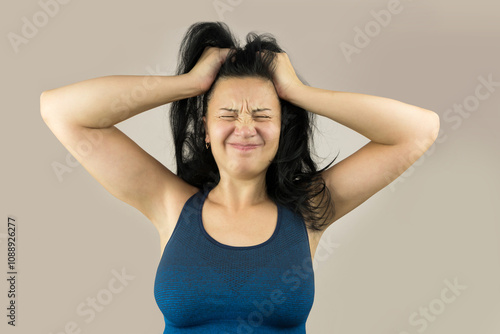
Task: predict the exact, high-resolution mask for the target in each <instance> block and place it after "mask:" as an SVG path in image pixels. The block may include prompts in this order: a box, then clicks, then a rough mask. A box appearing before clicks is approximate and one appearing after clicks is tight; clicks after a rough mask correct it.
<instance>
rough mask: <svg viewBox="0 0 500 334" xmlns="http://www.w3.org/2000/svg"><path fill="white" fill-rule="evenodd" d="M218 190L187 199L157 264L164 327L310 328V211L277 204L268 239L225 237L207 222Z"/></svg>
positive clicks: (224, 331)
mask: <svg viewBox="0 0 500 334" xmlns="http://www.w3.org/2000/svg"><path fill="white" fill-rule="evenodd" d="M210 190H211V189H209V188H207V187H206V188H205V190H200V191H198V193H196V194H194V195H193V196H191V197H190V198H189V199H188V200H187V201H186V203H185V204H184V207H183V209H182V212H181V214H180V216H179V219H178V221H177V224H176V226H175V228H174V231H173V232H172V235H171V237H170V239H169V241H168V243H167V245H166V246H165V249H164V251H163V254H162V257H161V259H160V263H159V265H158V269H157V271H156V277H155V281H154V297H155V300H156V303H157V305H158V307H159V308H160V310H161V312H162V313H163V315H164V320H165V330H164V332H163V333H164V334H166V333H205V334H206V333H214V334H215V333H216V334H233V333H234V334H239V333H294V334H295V333H306V328H305V324H306V320H307V317H308V316H309V312H310V310H311V308H312V305H313V301H314V271H313V265H312V259H311V252H310V246H309V239H308V235H307V230H306V226H305V223H304V220H303V219H302V217H300V216H298V215H296V214H295V213H293V212H292V211H291V210H289V209H287V208H286V207H285V206H282V205H280V204H277V207H278V220H277V225H276V229H275V231H274V233H273V235H272V236H271V237H270V238H269V239H268V240H267V241H265V242H263V243H261V244H258V245H254V246H230V245H225V244H222V243H220V242H218V241H216V240H215V239H213V238H212V237H211V236H210V235H209V234H208V233H207V232H206V231H205V229H204V227H203V223H202V218H201V217H202V216H201V212H202V207H203V203H204V202H205V199H206V197H207V196H208V192H209V191H210Z"/></svg>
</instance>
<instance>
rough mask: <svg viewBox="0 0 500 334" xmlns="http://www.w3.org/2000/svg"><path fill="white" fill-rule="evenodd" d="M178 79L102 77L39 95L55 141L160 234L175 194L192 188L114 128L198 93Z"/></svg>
mask: <svg viewBox="0 0 500 334" xmlns="http://www.w3.org/2000/svg"><path fill="white" fill-rule="evenodd" d="M200 93H201V92H200V90H199V88H198V87H197V84H196V81H195V80H192V78H191V77H190V76H189V75H187V74H183V75H179V76H121V75H114V76H106V77H101V78H95V79H90V80H85V81H82V82H77V83H74V84H70V85H68V86H63V87H60V88H56V89H51V90H47V91H44V92H43V93H42V94H41V96H40V113H41V115H42V118H43V120H44V121H45V123H46V124H47V126H48V127H49V128H50V130H51V131H52V132H53V133H54V135H55V136H56V137H57V139H58V140H59V141H60V142H61V143H62V144H63V145H64V147H66V149H67V150H68V151H69V152H70V153H71V154H72V155H73V157H74V158H75V159H77V160H78V161H79V162H80V163H81V164H82V166H83V167H84V168H85V169H86V170H87V171H88V172H89V173H90V174H91V175H92V176H93V177H94V178H95V179H96V180H97V181H98V182H99V183H101V184H102V185H103V186H104V187H105V188H106V190H108V191H109V192H110V193H111V194H112V195H113V196H115V197H116V198H118V199H120V200H122V201H124V202H126V203H128V204H130V205H132V206H133V207H135V208H137V209H138V210H139V211H141V212H142V213H143V214H144V215H145V216H146V217H148V219H150V220H151V221H152V222H153V224H154V225H155V227H156V228H157V229H158V230H159V231H160V232H161V231H165V229H170V228H171V227H169V226H164V225H163V224H164V222H165V221H166V219H165V217H166V214H167V213H168V212H169V209H170V208H173V207H174V205H176V201H178V200H179V199H178V198H179V197H180V196H178V195H179V194H181V193H182V191H185V190H186V189H189V187H191V186H190V185H189V184H187V183H186V182H184V181H183V180H182V179H181V178H179V177H178V176H177V175H175V174H174V173H172V172H171V171H170V170H168V169H167V168H166V167H165V166H164V165H163V164H161V163H160V162H159V161H157V160H156V159H155V158H153V157H152V156H151V155H149V154H148V153H147V152H145V151H144V150H143V149H142V148H141V147H139V146H138V145H137V144H136V143H135V142H134V141H132V140H131V139H130V138H129V137H128V136H126V135H125V134H124V133H123V132H122V131H120V130H119V129H118V128H117V127H116V126H114V125H115V124H117V123H119V122H121V121H123V120H125V119H127V118H130V117H132V116H134V115H137V114H139V113H141V112H143V111H146V110H149V109H152V108H155V107H157V106H160V105H163V104H166V103H169V102H172V101H175V100H179V99H183V98H187V97H191V96H196V95H198V94H200Z"/></svg>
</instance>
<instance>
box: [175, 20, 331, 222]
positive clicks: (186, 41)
mask: <svg viewBox="0 0 500 334" xmlns="http://www.w3.org/2000/svg"><path fill="white" fill-rule="evenodd" d="M246 42H247V44H246V45H245V46H244V47H243V48H242V47H240V46H239V42H238V40H237V39H236V38H235V36H234V35H233V34H232V32H231V31H230V29H229V28H228V26H227V25H226V24H225V23H223V22H198V23H195V24H193V25H191V27H190V28H189V29H188V31H187V32H186V34H185V36H184V38H183V40H182V42H181V46H180V52H179V60H178V61H179V62H178V66H177V72H176V74H177V75H181V74H185V73H188V72H189V71H190V70H191V69H192V68H193V67H194V66H195V65H196V63H197V61H198V59H199V58H200V56H201V54H202V53H203V51H204V50H205V48H206V47H219V48H230V49H231V50H230V52H229V53H228V55H227V58H226V59H231V61H225V62H224V63H223V64H222V66H221V68H220V70H219V73H218V75H217V76H216V78H215V80H214V82H213V84H212V86H211V87H210V89H209V90H208V91H206V92H205V93H204V94H202V95H198V96H195V97H190V98H187V99H182V100H178V101H174V102H172V104H171V107H170V125H171V128H172V134H173V139H174V145H175V158H176V163H177V172H176V173H177V175H178V176H179V177H180V178H182V179H183V180H184V181H186V182H187V183H189V184H190V185H193V186H195V187H197V188H200V189H206V188H207V187H208V188H211V187H214V186H215V185H217V184H218V183H219V180H220V174H219V169H218V167H217V164H216V162H215V159H214V157H213V155H212V150H207V149H206V147H205V128H204V125H203V119H202V117H203V116H205V115H206V113H207V105H208V101H209V100H210V97H211V95H212V92H213V88H214V86H215V84H216V82H217V80H218V79H219V78H231V77H257V78H264V79H267V80H270V81H271V82H273V81H272V73H273V71H274V68H275V65H274V60H275V54H274V52H284V51H283V50H282V49H281V48H280V47H279V46H278V43H277V42H276V39H275V38H274V37H273V36H272V35H270V34H261V35H257V34H256V33H254V32H251V33H249V34H248V35H247V37H246ZM264 50H267V51H272V52H264V53H263V56H259V55H258V53H257V52H258V51H264ZM301 81H302V82H304V80H302V79H301ZM278 98H279V97H278ZM279 100H280V105H281V133H280V138H279V144H278V150H277V153H276V155H275V157H274V159H273V160H272V161H271V164H270V165H269V167H268V169H267V172H266V191H267V194H268V196H269V198H271V199H272V200H273V201H274V202H275V203H280V204H282V205H284V206H286V207H287V208H289V209H290V210H291V211H293V212H294V213H296V214H298V215H300V216H301V217H302V218H303V219H304V221H305V222H306V224H307V225H308V226H307V227H308V228H309V229H312V230H316V231H321V230H322V229H323V228H324V226H325V225H326V224H327V223H328V219H330V218H331V217H333V216H334V214H335V205H334V203H333V200H332V198H331V194H330V192H329V190H328V188H327V187H326V185H325V182H324V180H323V179H322V178H321V176H320V173H321V172H322V171H324V170H325V169H327V168H328V167H329V166H330V165H331V164H332V163H333V162H334V161H335V159H336V158H337V156H338V154H337V156H336V157H335V158H334V159H333V160H332V162H330V163H329V164H328V165H327V166H326V167H324V168H323V169H321V170H317V165H316V163H315V162H314V161H313V160H312V159H311V154H310V149H309V148H310V147H313V146H312V145H313V137H312V126H313V125H314V121H315V114H314V113H311V112H308V111H306V110H304V109H302V108H300V107H298V106H295V105H293V104H291V103H290V102H288V101H286V100H283V99H281V98H279ZM319 195H321V198H320V197H319ZM313 199H320V200H319V201H318V202H317V203H319V204H314V203H316V201H313Z"/></svg>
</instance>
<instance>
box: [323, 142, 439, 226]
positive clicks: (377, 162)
mask: <svg viewBox="0 0 500 334" xmlns="http://www.w3.org/2000/svg"><path fill="white" fill-rule="evenodd" d="M434 140H435V138H434V137H431V136H428V137H425V136H422V138H421V139H420V140H415V141H413V142H408V143H403V144H397V145H385V144H380V143H376V142H373V141H370V142H368V143H367V144H366V145H364V146H363V147H361V148H360V149H359V150H358V151H356V152H354V153H353V154H351V155H350V156H349V157H347V158H345V159H344V160H342V161H340V162H338V163H337V164H335V165H333V166H332V167H330V168H328V169H327V170H325V171H323V172H322V174H321V175H322V178H323V180H324V181H325V185H326V186H327V188H328V190H329V191H330V194H331V197H332V201H333V203H334V205H335V215H334V217H333V220H331V221H330V222H328V224H327V226H326V227H325V228H324V229H326V228H327V227H328V226H329V225H331V224H332V223H333V222H334V221H336V220H337V219H339V218H340V217H342V216H344V215H345V214H347V213H348V212H350V211H352V210H353V209H354V208H356V207H357V206H359V205H360V204H362V203H363V202H365V201H366V200H367V199H368V198H370V197H371V196H373V195H374V194H375V193H377V192H378V191H379V190H381V189H383V188H384V187H386V186H387V185H389V184H390V183H391V182H392V181H394V180H395V179H396V178H397V177H398V176H400V175H401V174H403V172H404V171H405V170H407V169H408V168H409V167H410V166H411V165H412V164H413V163H414V162H415V161H416V160H418V158H419V157H420V156H422V155H423V153H424V152H425V151H426V150H427V149H428V148H429V147H430V146H431V145H432V143H433V142H434ZM324 229H323V231H324Z"/></svg>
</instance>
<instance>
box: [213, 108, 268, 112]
mask: <svg viewBox="0 0 500 334" xmlns="http://www.w3.org/2000/svg"><path fill="white" fill-rule="evenodd" d="M219 110H227V111H234V112H237V111H238V110H237V109H231V108H220V109H219ZM265 110H271V109H269V108H257V109H254V110H252V112H259V111H265Z"/></svg>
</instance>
